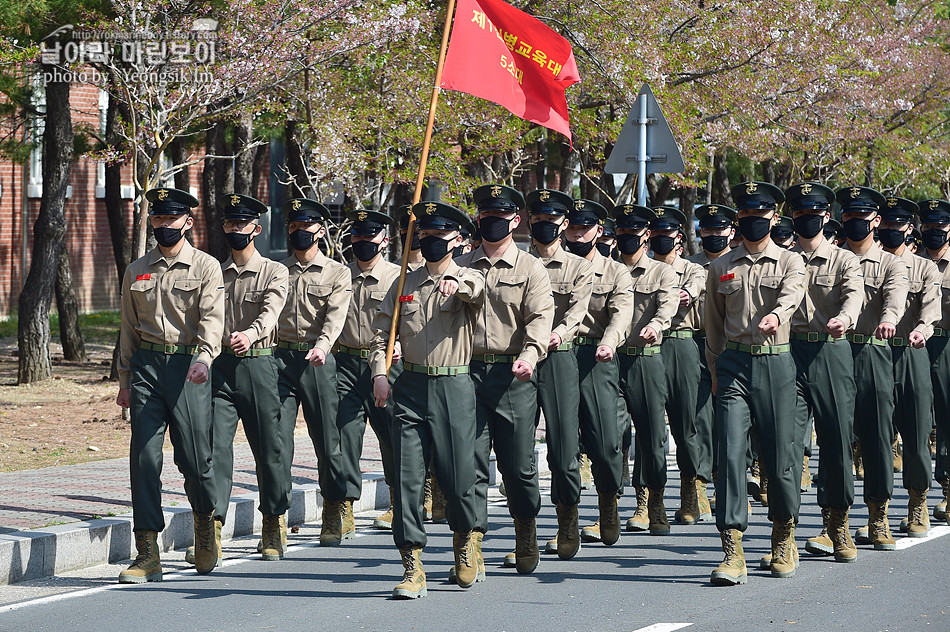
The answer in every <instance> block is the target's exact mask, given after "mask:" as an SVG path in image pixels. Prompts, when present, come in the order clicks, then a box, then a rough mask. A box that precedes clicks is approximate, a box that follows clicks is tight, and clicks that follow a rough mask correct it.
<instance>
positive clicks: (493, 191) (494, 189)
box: [491, 184, 501, 197]
mask: <svg viewBox="0 0 950 632" xmlns="http://www.w3.org/2000/svg"><path fill="white" fill-rule="evenodd" d="M500 195H501V187H500V186H498V185H497V184H496V185H494V186H492V188H491V196H492V197H498V196H500Z"/></svg>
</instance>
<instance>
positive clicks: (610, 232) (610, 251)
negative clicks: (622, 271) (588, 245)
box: [597, 217, 617, 260]
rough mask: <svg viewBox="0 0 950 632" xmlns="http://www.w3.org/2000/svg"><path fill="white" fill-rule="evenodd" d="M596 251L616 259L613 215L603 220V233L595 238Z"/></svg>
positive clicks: (615, 225)
mask: <svg viewBox="0 0 950 632" xmlns="http://www.w3.org/2000/svg"><path fill="white" fill-rule="evenodd" d="M597 251H598V252H599V253H600V254H601V255H603V256H605V257H607V258H608V259H614V260H616V259H617V258H616V256H615V255H616V253H617V223H616V222H615V221H614V218H613V217H607V219H605V220H604V234H603V235H601V236H600V237H598V238H597Z"/></svg>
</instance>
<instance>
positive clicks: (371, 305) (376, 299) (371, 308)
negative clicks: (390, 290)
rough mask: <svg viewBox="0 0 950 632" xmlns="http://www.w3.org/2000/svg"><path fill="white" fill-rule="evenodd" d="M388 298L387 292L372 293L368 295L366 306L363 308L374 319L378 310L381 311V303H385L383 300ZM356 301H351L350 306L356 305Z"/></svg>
mask: <svg viewBox="0 0 950 632" xmlns="http://www.w3.org/2000/svg"><path fill="white" fill-rule="evenodd" d="M384 298H386V290H377V291H375V292H370V293H368V294H367V295H366V304H365V306H364V308H363V311H364V312H366V313H367V314H369V315H370V317H372V316H373V315H374V314H375V313H376V312H377V310H379V305H380V303H382V302H383V299H384ZM355 303H356V301H350V304H351V305H353V304H355Z"/></svg>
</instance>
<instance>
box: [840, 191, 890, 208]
mask: <svg viewBox="0 0 950 632" xmlns="http://www.w3.org/2000/svg"><path fill="white" fill-rule="evenodd" d="M835 199H836V200H837V201H838V204H840V205H841V213H842V214H844V213H871V212H874V211H878V210H880V209H881V207H882V206H884V205H885V204H886V201H885V200H884V196H883V195H881V194H880V193H878V192H877V191H875V190H874V189H871V188H868V187H858V186H853V187H845V188H843V189H838V191H837V192H836V193H835Z"/></svg>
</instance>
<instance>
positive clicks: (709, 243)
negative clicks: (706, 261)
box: [700, 235, 729, 252]
mask: <svg viewBox="0 0 950 632" xmlns="http://www.w3.org/2000/svg"><path fill="white" fill-rule="evenodd" d="M700 240H701V241H702V242H703V250H705V251H706V252H722V251H723V250H725V249H726V247H727V246H728V245H729V237H724V236H722V235H707V236H706V237H700Z"/></svg>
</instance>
